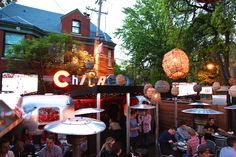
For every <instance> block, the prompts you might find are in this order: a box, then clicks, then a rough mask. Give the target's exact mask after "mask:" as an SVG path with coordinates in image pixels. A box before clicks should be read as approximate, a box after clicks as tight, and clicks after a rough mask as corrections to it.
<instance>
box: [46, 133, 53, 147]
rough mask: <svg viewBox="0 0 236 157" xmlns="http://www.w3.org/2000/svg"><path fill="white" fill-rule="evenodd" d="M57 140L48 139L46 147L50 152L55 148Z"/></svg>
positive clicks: (50, 137) (49, 137)
mask: <svg viewBox="0 0 236 157" xmlns="http://www.w3.org/2000/svg"><path fill="white" fill-rule="evenodd" d="M54 142H55V139H54V137H52V136H48V137H47V139H46V146H47V148H48V149H49V150H51V149H52V148H53V146H54Z"/></svg>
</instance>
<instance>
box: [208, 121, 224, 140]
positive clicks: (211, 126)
mask: <svg viewBox="0 0 236 157" xmlns="http://www.w3.org/2000/svg"><path fill="white" fill-rule="evenodd" d="M217 131H220V132H223V133H224V134H225V135H228V133H227V132H226V131H224V130H223V129H221V128H219V127H218V126H217V125H215V119H214V118H209V119H208V122H207V124H206V125H205V126H204V132H205V140H212V141H215V140H214V137H213V136H212V134H213V133H216V132H217Z"/></svg>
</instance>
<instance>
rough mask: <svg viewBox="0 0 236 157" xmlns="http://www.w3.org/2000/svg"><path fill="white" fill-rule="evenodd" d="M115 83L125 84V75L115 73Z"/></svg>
mask: <svg viewBox="0 0 236 157" xmlns="http://www.w3.org/2000/svg"><path fill="white" fill-rule="evenodd" d="M116 84H117V85H121V86H122V85H125V84H126V80H125V77H124V76H123V75H121V74H119V75H117V76H116Z"/></svg>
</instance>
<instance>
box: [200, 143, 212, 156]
mask: <svg viewBox="0 0 236 157" xmlns="http://www.w3.org/2000/svg"><path fill="white" fill-rule="evenodd" d="M207 150H209V148H208V146H207V144H200V145H199V146H198V154H203V153H205V152H206V151H207Z"/></svg>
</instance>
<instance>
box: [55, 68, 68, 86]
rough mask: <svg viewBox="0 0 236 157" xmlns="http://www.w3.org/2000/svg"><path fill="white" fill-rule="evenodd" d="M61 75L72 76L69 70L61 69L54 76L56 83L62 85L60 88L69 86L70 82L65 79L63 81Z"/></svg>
mask: <svg viewBox="0 0 236 157" xmlns="http://www.w3.org/2000/svg"><path fill="white" fill-rule="evenodd" d="M61 76H64V77H68V76H70V74H69V73H68V72H67V71H65V70H59V71H58V72H56V73H55V74H54V76H53V81H54V84H55V85H56V86H58V87H60V88H65V87H67V86H68V85H69V83H68V82H65V81H64V82H61V81H60V79H59V78H60V77H61Z"/></svg>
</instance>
